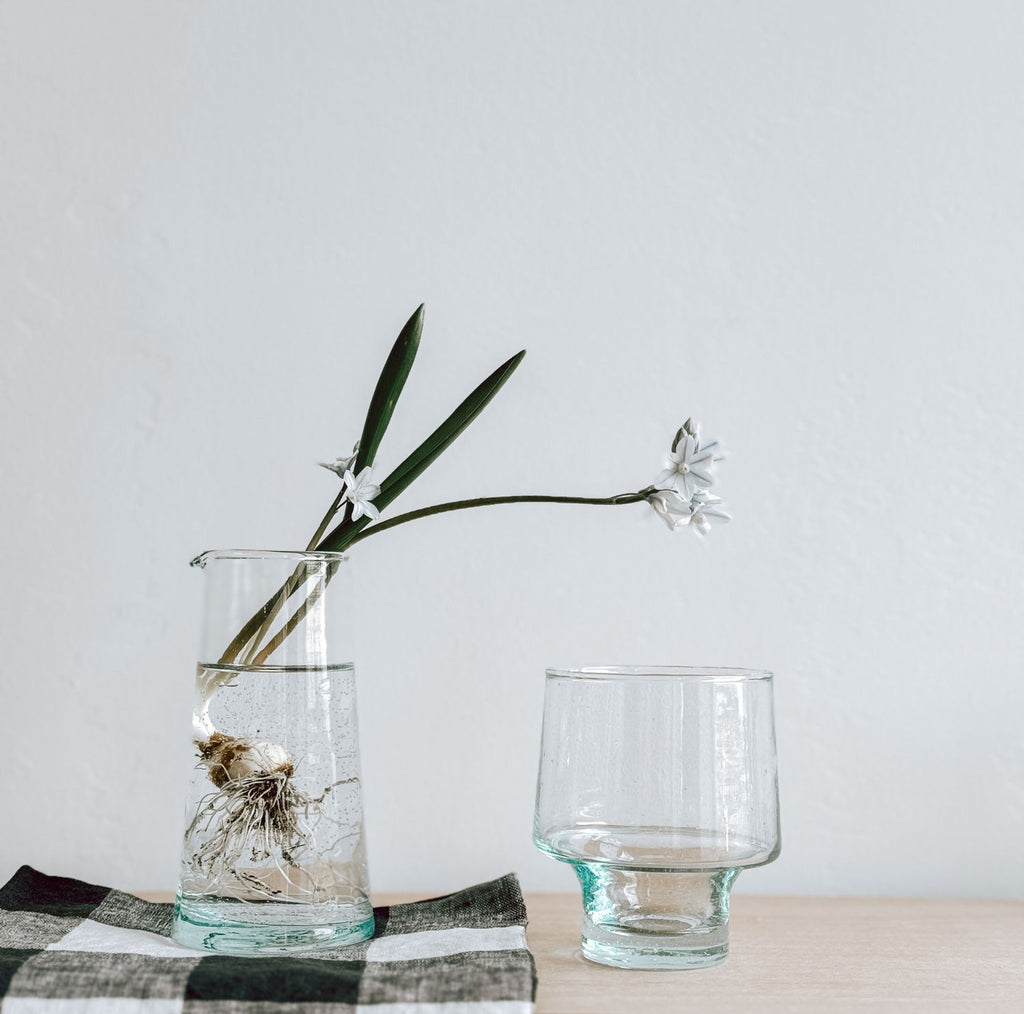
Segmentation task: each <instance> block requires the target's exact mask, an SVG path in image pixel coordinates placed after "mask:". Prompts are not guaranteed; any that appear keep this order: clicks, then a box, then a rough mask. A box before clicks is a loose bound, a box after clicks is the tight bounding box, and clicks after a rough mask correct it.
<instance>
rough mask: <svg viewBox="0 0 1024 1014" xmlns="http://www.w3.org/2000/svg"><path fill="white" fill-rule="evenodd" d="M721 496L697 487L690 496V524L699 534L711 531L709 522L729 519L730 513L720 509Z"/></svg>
mask: <svg viewBox="0 0 1024 1014" xmlns="http://www.w3.org/2000/svg"><path fill="white" fill-rule="evenodd" d="M721 505H722V498H721V497H718V496H713V495H712V494H711V493H708V492H707V490H703V489H698V490H697V492H696V493H694V494H693V496H692V497H690V524H691V525H693V527H694V528H695V529H696V530H697V532H698V534H700V535H707V534H708V532H710V531H711V522H712V521H715V522H718V521H731V520H732V518H731V517H730V515H728V514H726V513H725V511H723V510H721V509H720V508H721Z"/></svg>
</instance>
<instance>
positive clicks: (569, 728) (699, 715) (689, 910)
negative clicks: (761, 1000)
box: [534, 666, 779, 969]
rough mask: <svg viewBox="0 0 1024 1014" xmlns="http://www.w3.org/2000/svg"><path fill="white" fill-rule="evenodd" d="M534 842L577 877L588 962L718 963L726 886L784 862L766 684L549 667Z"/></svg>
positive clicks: (711, 672) (726, 672) (639, 670)
mask: <svg viewBox="0 0 1024 1014" xmlns="http://www.w3.org/2000/svg"><path fill="white" fill-rule="evenodd" d="M534 842H535V844H536V845H537V847H538V848H539V849H541V851H543V852H546V853H547V854H548V855H550V856H553V857H554V858H555V859H559V860H561V861H562V862H565V863H569V864H570V865H571V866H572V867H573V869H574V871H575V872H576V875H577V877H578V878H579V882H580V886H581V888H582V892H583V933H582V951H583V955H584V957H586V958H588V959H590V960H591V961H595V962H598V963H600V964H604V965H614V966H617V967H620V968H675V969H687V968H705V967H707V966H709V965H714V964H717V963H718V962H720V961H723V960H725V958H726V956H727V955H728V953H729V890H730V888H731V887H732V884H733V882H734V881H735V880H736V877H737V876H738V875H739V873H740V871H741V870H745V869H750V868H751V867H754V866H761V865H763V864H765V863H770V862H771V861H772V860H774V859H775V858H776V857H777V856H778V855H779V805H778V788H777V778H776V760H775V733H774V718H773V703H772V675H771V673H768V672H759V671H753V670H744V669H691V668H683V667H667V666H624V667H600V668H592V669H549V670H548V672H547V684H546V689H545V698H544V731H543V737H542V744H541V757H540V772H539V776H538V784H537V807H536V819H535V824H534Z"/></svg>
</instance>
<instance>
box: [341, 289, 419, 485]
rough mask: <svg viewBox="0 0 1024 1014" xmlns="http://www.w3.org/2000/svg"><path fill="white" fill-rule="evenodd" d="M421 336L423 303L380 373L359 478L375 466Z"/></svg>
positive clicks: (358, 464) (365, 430) (357, 465)
mask: <svg viewBox="0 0 1024 1014" xmlns="http://www.w3.org/2000/svg"><path fill="white" fill-rule="evenodd" d="M422 332H423V304H422V303H420V305H419V306H418V307H417V309H416V312H415V313H414V314H413V315H412V316H411V317H410V318H409V320H408V321H407V322H406V325H405V327H403V328H402V332H401V334H399V336H398V338H397V339H396V340H395V344H394V345H393V346H392V347H391V352H390V353H389V354H388V358H387V361H386V362H385V363H384V368H383V369H382V370H381V372H380V379H379V380H378V381H377V386H376V387H375V388H374V391H373V397H372V398H371V399H370V407H369V409H367V412H366V422H365V423H363V435H362V436H361V437H360V438H359V454H358V455H357V457H356V461H355V472H356V474H357V475H358V474H359V471H360V470H361V469H362V468H364V467H365V466H367V465H372V464H373V459H374V458H375V457H376V455H377V448H378V447H380V442H381V440H382V439H383V437H384V432H385V430H387V428H388V423H389V422H391V416H392V414H393V413H394V411H395V405H396V404H397V402H398V396H399V395H400V394H401V393H402V388H403V387H404V386H405V381H406V379H407V378H408V376H409V371H410V370H411V369H412V363H413V360H414V359H415V358H416V350H417V349H418V348H419V344H420V335H421V334H422Z"/></svg>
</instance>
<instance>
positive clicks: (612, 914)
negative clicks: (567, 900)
mask: <svg viewBox="0 0 1024 1014" xmlns="http://www.w3.org/2000/svg"><path fill="white" fill-rule="evenodd" d="M572 865H573V867H574V869H575V870H576V875H577V877H579V881H580V885H581V886H582V888H583V936H582V945H581V946H582V951H583V956H584V957H585V958H587V959H589V960H590V961H595V962H597V963H598V964H602V965H613V966H615V967H616V968H651V969H655V968H666V969H693V968H708V967H710V966H711V965H717V964H718V963H719V962H722V961H724V960H725V959H726V957H727V956H728V954H729V888H730V886H731V885H732V883H733V881H734V880H735V879H736V876H737V875H738V873H739V871H738V870H736V869H733V868H730V869H725V870H715V871H708V872H706V873H684V872H679V871H675V870H630V869H616V868H613V867H609V866H604V865H602V864H598V863H573V864H572Z"/></svg>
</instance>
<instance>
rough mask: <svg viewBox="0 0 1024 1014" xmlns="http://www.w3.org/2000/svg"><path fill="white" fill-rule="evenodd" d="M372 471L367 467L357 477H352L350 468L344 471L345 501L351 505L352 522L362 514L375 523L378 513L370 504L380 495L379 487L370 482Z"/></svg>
mask: <svg viewBox="0 0 1024 1014" xmlns="http://www.w3.org/2000/svg"><path fill="white" fill-rule="evenodd" d="M372 472H373V469H372V468H370V467H369V466H367V467H366V468H364V469H363V470H362V471H361V472H360V473H359V475H353V474H352V469H351V468H346V469H345V476H344V478H345V499H346V500H348V501H349V502H350V503H351V504H352V520H353V521H355V520H356V519H357V518H360V517H362V516H363V515H364V514H365V515H366V516H367V517H368V518H371V519H372V520H374V521H376V520H377V518H379V517H380V511H379V510H377V508H376V507H375V506H374V505H373V503H372V502H371V501H372V500H373V498H374V497H375V496H377V495H379V493H380V486H378V485H377V484H376V483H375V482H373V481H372V475H371V473H372Z"/></svg>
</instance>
